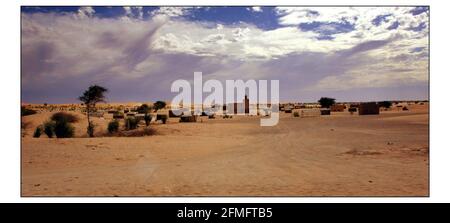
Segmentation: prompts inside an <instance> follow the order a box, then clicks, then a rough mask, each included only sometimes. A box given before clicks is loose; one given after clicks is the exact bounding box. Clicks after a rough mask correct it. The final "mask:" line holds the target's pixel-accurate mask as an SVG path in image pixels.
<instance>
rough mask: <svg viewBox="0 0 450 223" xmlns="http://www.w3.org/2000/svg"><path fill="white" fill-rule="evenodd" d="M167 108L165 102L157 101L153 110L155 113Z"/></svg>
mask: <svg viewBox="0 0 450 223" xmlns="http://www.w3.org/2000/svg"><path fill="white" fill-rule="evenodd" d="M165 107H166V102H164V101H157V102H155V103H154V104H153V109H155V112H156V111H158V110H159V109H163V108H165Z"/></svg>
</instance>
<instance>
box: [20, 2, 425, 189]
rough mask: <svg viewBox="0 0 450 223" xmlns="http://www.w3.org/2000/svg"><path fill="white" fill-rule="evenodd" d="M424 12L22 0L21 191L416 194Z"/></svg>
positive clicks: (420, 175) (421, 148) (421, 144)
mask: <svg viewBox="0 0 450 223" xmlns="http://www.w3.org/2000/svg"><path fill="white" fill-rule="evenodd" d="M429 13H430V11H429V7H428V6H395V7H394V6H380V7H371V6H356V7H347V6H342V7H341V6H320V7H315V6H310V7H306V6H233V7H227V6H198V7H190V6H186V7H184V6H112V7H109V6H108V7H107V6H88V5H84V6H64V7H63V6H61V7H59V6H22V7H21V13H20V16H21V18H20V21H21V26H20V30H21V36H20V37H21V38H20V41H21V45H20V50H21V51H20V55H21V56H20V59H21V62H20V77H21V78H20V81H21V85H20V86H21V91H20V97H21V98H20V99H21V101H20V105H21V123H20V125H21V137H20V140H21V151H20V153H21V163H20V166H21V182H20V183H21V195H22V196H24V197H30V196H82V197H84V196H108V197H124V196H422V197H428V196H429V191H430V188H429V177H430V176H429V169H430V168H429V164H430V161H429V150H430V149H429V127H430V126H429V124H430V123H429V115H430V114H429V103H430V102H429V100H430V95H429V92H430V82H429V80H430V78H429V77H430V76H429V75H430V72H429V71H430V67H429V53H430V47H429V46H430V41H429V28H430V27H429ZM278 114H279V116H278Z"/></svg>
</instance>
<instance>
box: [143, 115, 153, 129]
mask: <svg viewBox="0 0 450 223" xmlns="http://www.w3.org/2000/svg"><path fill="white" fill-rule="evenodd" d="M144 121H145V126H149V125H150V122H151V121H152V116H151V115H149V114H145V115H144Z"/></svg>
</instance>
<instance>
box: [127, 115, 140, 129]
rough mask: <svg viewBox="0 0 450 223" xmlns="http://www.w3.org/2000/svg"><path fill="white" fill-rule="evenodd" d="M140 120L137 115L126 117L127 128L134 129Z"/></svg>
mask: <svg viewBox="0 0 450 223" xmlns="http://www.w3.org/2000/svg"><path fill="white" fill-rule="evenodd" d="M138 123H139V120H138V119H137V118H135V117H128V118H126V119H125V129H126V130H132V129H136V128H137V127H138Z"/></svg>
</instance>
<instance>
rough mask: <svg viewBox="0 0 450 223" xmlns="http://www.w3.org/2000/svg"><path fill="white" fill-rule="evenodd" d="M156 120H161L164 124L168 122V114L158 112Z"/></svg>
mask: <svg viewBox="0 0 450 223" xmlns="http://www.w3.org/2000/svg"><path fill="white" fill-rule="evenodd" d="M156 120H161V121H162V123H163V124H166V122H167V115H163V114H157V115H156Z"/></svg>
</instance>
